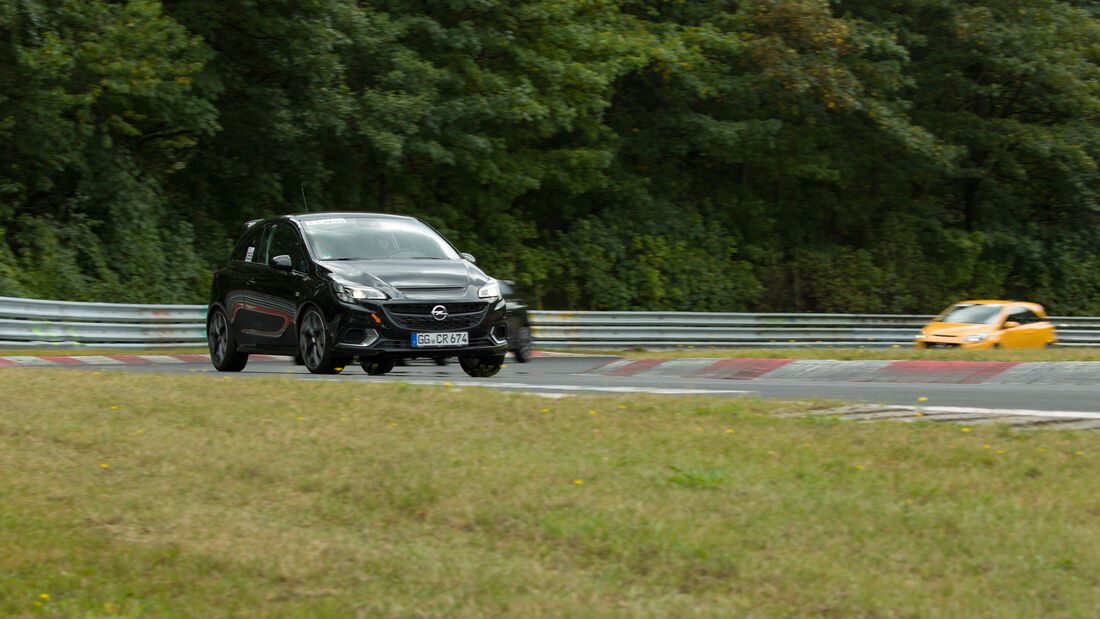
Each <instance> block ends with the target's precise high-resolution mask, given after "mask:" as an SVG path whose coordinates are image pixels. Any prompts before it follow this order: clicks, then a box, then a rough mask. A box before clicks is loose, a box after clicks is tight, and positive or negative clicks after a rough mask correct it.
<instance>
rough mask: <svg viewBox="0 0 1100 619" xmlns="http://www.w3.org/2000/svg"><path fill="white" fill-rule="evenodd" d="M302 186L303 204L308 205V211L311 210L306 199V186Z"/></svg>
mask: <svg viewBox="0 0 1100 619" xmlns="http://www.w3.org/2000/svg"><path fill="white" fill-rule="evenodd" d="M300 187H301V188H302V204H304V205H306V212H307V213H308V212H309V202H307V201H306V186H305V185H300Z"/></svg>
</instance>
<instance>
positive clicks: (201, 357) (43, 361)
mask: <svg viewBox="0 0 1100 619" xmlns="http://www.w3.org/2000/svg"><path fill="white" fill-rule="evenodd" d="M532 356H534V357H544V356H549V355H548V354H547V353H540V352H536V353H533V355H532ZM508 358H509V359H511V358H513V357H512V355H511V353H509V355H508ZM287 359H289V357H276V356H273V355H256V354H252V355H249V356H248V360H249V361H285V360H287ZM165 363H210V355H206V354H182V355H71V356H63V355H35V356H31V355H14V356H7V357H0V367H3V366H15V365H35V366H58V365H127V364H165Z"/></svg>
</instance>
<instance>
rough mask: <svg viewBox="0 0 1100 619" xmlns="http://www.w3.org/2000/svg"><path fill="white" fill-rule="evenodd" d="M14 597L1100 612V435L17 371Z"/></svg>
mask: <svg viewBox="0 0 1100 619" xmlns="http://www.w3.org/2000/svg"><path fill="white" fill-rule="evenodd" d="M0 393H3V394H4V401H3V405H2V411H0V548H3V549H4V552H3V553H0V615H4V616H34V615H36V614H39V613H43V612H45V613H47V614H52V615H55V616H105V615H111V614H120V615H129V616H138V615H154V616H165V615H167V616H174V615H189V616H227V615H243V616H269V615H278V616H308V617H317V616H333V617H346V616H357V615H358V616H370V617H373V616H395V615H396V616H484V615H510V616H535V617H537V616H542V617H556V616H562V617H565V616H661V617H665V616H685V615H692V614H696V615H706V616H768V617H771V616H807V615H836V616H877V617H878V616H881V617H894V616H897V617H927V616H1038V615H1049V616H1092V615H1095V614H1097V611H1098V610H1100V608H1098V606H1097V600H1098V599H1100V586H1098V582H1097V579H1098V577H1097V576H1096V574H1098V573H1100V548H1098V542H1100V534H1098V529H1097V527H1096V524H1095V523H1096V520H1097V516H1098V515H1100V492H1098V490H1100V487H1098V486H1100V476H1098V475H1097V474H1096V473H1097V471H1096V468H1097V462H1098V458H1100V437H1098V436H1097V435H1095V434H1069V433H1049V432H1048V433H1036V432H1031V433H1023V434H1015V433H1012V432H1010V431H1008V430H1007V429H1006V428H1004V427H974V428H970V429H969V431H968V432H962V431H961V428H960V427H959V426H954V425H948V424H924V423H918V424H886V423H880V424H862V423H852V422H842V421H838V420H834V419H831V418H829V417H825V418H821V417H788V416H784V415H782V413H790V412H797V411H803V410H806V409H807V408H810V407H813V406H814V405H813V404H810V403H781V402H765V401H760V400H755V399H746V400H718V399H701V398H670V397H656V396H621V397H620V396H613V397H572V398H566V399H561V400H548V399H544V398H540V397H536V396H531V395H523V394H502V393H495V392H490V391H487V390H477V389H463V390H459V389H453V388H446V387H427V386H411V385H397V384H364V383H346V382H345V383H341V382H339V381H336V382H303V381H297V380H292V379H283V378H270V379H228V378H214V377H209V376H145V375H140V376H139V375H131V374H126V373H122V372H94V373H93V372H89V371H80V372H60V371H46V370H34V369H29V368H17V369H0Z"/></svg>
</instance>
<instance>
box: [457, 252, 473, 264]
mask: <svg viewBox="0 0 1100 619" xmlns="http://www.w3.org/2000/svg"><path fill="white" fill-rule="evenodd" d="M459 256H462V259H463V260H465V261H466V262H477V258H474V257H473V255H472V254H468V253H466V252H462V253H461V254H459Z"/></svg>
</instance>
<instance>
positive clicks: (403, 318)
mask: <svg viewBox="0 0 1100 619" xmlns="http://www.w3.org/2000/svg"><path fill="white" fill-rule="evenodd" d="M439 305H442V306H443V307H444V308H446V310H447V317H446V318H444V319H443V320H436V319H435V316H432V308H434V307H436V306H439ZM488 307H489V304H488V303H395V304H393V305H389V306H387V307H386V313H387V314H389V316H390V320H392V321H393V322H394V324H396V325H397V326H399V327H403V328H405V329H413V330H416V331H454V330H460V329H470V328H473V327H476V326H478V325H479V324H481V321H482V320H484V318H485V311H486V310H487V309H488Z"/></svg>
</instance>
